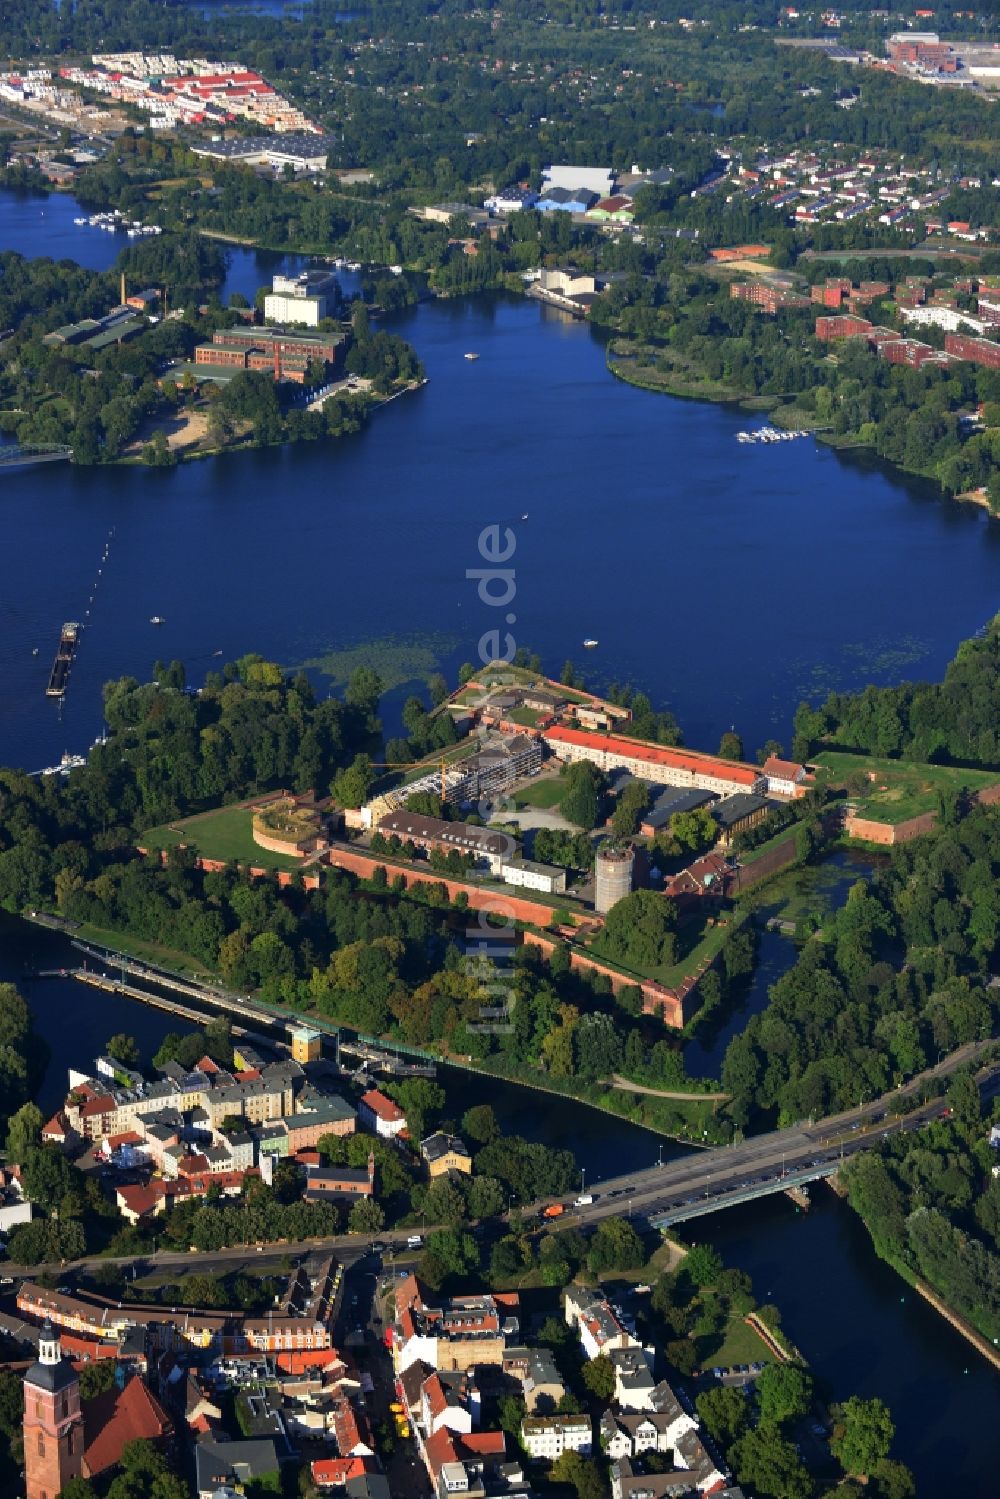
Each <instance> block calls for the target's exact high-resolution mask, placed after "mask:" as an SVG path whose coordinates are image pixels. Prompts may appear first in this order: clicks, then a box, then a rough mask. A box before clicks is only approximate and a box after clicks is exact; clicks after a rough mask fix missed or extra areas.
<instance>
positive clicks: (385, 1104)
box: [358, 1088, 406, 1140]
mask: <svg viewBox="0 0 1000 1499" xmlns="http://www.w3.org/2000/svg"><path fill="white" fill-rule="evenodd" d="M358 1123H359V1124H360V1125H361V1128H362V1129H366V1130H367V1131H368V1133H369V1134H371V1135H381V1136H382V1138H383V1139H385V1140H391V1139H392V1138H393V1137H394V1136H395V1135H398V1134H401V1133H402V1131H403V1130H404V1129H405V1128H406V1115H405V1114H404V1113H403V1111H402V1109H401V1108H400V1107H399V1104H398V1103H395V1102H394V1100H393V1099H391V1098H387V1097H386V1095H385V1094H384V1093H380V1092H379V1090H378V1088H369V1090H368V1092H367V1093H364V1094H362V1096H361V1098H360V1099H359V1100H358Z"/></svg>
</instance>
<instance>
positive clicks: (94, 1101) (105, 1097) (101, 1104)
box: [80, 1093, 117, 1119]
mask: <svg viewBox="0 0 1000 1499" xmlns="http://www.w3.org/2000/svg"><path fill="white" fill-rule="evenodd" d="M116 1107H117V1105H116V1103H115V1101H114V1099H113V1098H112V1097H111V1094H110V1093H102V1094H100V1095H99V1096H98V1097H97V1098H90V1099H88V1101H87V1102H86V1103H85V1104H84V1105H83V1108H82V1109H81V1110H80V1118H81V1119H90V1118H92V1117H93V1116H94V1115H95V1114H113V1113H114V1111H115V1109H116Z"/></svg>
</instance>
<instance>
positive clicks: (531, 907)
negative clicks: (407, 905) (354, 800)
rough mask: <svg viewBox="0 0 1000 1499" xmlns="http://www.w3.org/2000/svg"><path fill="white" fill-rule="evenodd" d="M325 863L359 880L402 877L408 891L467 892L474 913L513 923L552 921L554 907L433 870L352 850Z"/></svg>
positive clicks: (334, 852) (330, 854)
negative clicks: (379, 874) (435, 888)
mask: <svg viewBox="0 0 1000 1499" xmlns="http://www.w3.org/2000/svg"><path fill="white" fill-rule="evenodd" d="M324 857H325V860H326V862H327V863H328V864H330V865H332V867H333V868H334V869H346V870H349V871H350V873H351V874H356V875H357V876H358V878H359V879H362V880H370V879H371V877H372V875H373V874H374V873H375V870H376V869H378V868H380V867H381V868H382V869H384V870H385V872H386V875H387V877H388V878H389V880H390V881H392V880H394V879H396V878H397V877H398V876H399V875H402V877H403V880H404V881H405V884H406V888H407V889H408V890H409V889H411V888H412V886H414V885H443V886H444V887H445V889H446V890H447V892H448V899H449V900H452V901H453V900H454V899H455V896H456V895H458V893H459V891H462V890H464V891H465V893H466V895H467V896H468V897H469V906H470V909H471V910H473V911H492V910H496V911H498V912H499V913H500V914H501V915H503V916H509V917H511V918H512V919H513V920H514V921H530V922H532V923H533V924H534V925H535V926H548V925H549V923H550V922H551V920H552V916H553V909H552V907H551V906H543V905H542V904H541V903H540V902H536V901H533V900H524V899H522V898H521V897H519V896H517V895H514V894H513V892H512V893H511V894H509V895H508V894H507V892H506V891H504V892H503V893H502V894H501V893H500V892H499V891H496V890H484V889H483V888H482V886H480V885H469V884H465V883H464V882H463V881H462V880H449V879H446V878H445V877H444V876H443V875H440V874H436V873H435V872H434V871H433V870H427V871H426V872H425V871H424V870H423V869H413V868H410V867H408V866H405V865H397V864H388V863H386V861H385V859H380V858H379V857H378V856H377V855H376V854H364V853H356V852H355V851H354V850H353V849H345V848H339V847H338V848H331V849H329V850H328V851H327V853H326V854H325V856H324Z"/></svg>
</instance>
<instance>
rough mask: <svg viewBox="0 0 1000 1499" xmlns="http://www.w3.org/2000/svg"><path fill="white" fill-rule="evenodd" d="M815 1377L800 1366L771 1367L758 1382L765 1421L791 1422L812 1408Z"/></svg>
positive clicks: (775, 1365)
mask: <svg viewBox="0 0 1000 1499" xmlns="http://www.w3.org/2000/svg"><path fill="white" fill-rule="evenodd" d="M812 1394H813V1382H812V1377H811V1376H810V1375H809V1374H807V1373H806V1371H805V1370H804V1369H802V1368H800V1367H799V1366H798V1364H768V1365H767V1367H766V1368H765V1370H764V1372H763V1374H762V1375H761V1376H760V1378H759V1379H758V1381H757V1399H758V1401H759V1402H760V1416H761V1420H762V1421H774V1422H776V1423H777V1424H779V1425H780V1424H781V1422H782V1421H789V1420H792V1419H793V1418H794V1417H797V1416H804V1415H806V1413H807V1412H808V1410H809V1408H810V1406H811V1405H812Z"/></svg>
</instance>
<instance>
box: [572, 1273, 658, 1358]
mask: <svg viewBox="0 0 1000 1499" xmlns="http://www.w3.org/2000/svg"><path fill="white" fill-rule="evenodd" d="M565 1298H566V1299H565V1303H564V1306H563V1315H564V1317H565V1319H566V1325H567V1326H568V1327H575V1328H576V1330H577V1335H578V1336H579V1339H580V1343H581V1345H582V1347H583V1351H584V1353H585V1354H586V1355H587V1357H588V1358H597V1357H598V1356H599V1355H600V1354H602V1353H609V1354H610V1353H611V1352H612V1351H613V1350H615V1349H628V1348H635V1349H638V1350H639V1352H640V1354H641V1352H642V1345H641V1344H640V1342H639V1340H638V1338H636V1337H635V1336H634V1335H633V1334H632V1333H631V1332H630V1331H629V1330H628V1328H626V1327H625V1325H624V1323H623V1322H622V1320H621V1319H620V1317H619V1315H618V1314H617V1313H616V1312H615V1311H614V1310H613V1309H612V1307H611V1304H610V1302H609V1301H608V1298H607V1297H606V1296H605V1294H604V1292H603V1291H596V1290H589V1289H587V1287H585V1286H576V1285H571V1286H568V1287H567V1289H566V1292H565Z"/></svg>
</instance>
